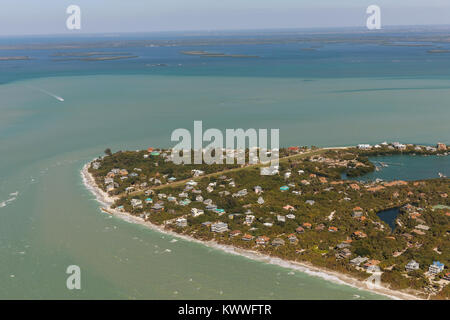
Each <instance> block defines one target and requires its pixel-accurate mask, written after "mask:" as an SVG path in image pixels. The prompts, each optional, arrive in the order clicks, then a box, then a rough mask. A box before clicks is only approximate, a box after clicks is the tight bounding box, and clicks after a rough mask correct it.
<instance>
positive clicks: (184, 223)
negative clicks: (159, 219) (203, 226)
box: [176, 218, 187, 228]
mask: <svg viewBox="0 0 450 320" xmlns="http://www.w3.org/2000/svg"><path fill="white" fill-rule="evenodd" d="M176 225H177V227H180V228H184V227H187V220H186V219H185V218H178V219H177V220H176Z"/></svg>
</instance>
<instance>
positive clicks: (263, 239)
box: [256, 236, 270, 245]
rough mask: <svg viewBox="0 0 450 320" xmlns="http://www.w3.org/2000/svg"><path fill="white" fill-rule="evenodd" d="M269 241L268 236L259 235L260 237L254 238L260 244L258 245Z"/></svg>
mask: <svg viewBox="0 0 450 320" xmlns="http://www.w3.org/2000/svg"><path fill="white" fill-rule="evenodd" d="M269 241H270V238H269V237H266V236H260V237H258V238H256V244H260V245H265V244H266V243H268V242H269Z"/></svg>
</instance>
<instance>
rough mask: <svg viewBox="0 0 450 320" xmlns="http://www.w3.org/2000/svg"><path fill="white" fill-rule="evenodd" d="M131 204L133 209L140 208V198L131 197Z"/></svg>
mask: <svg viewBox="0 0 450 320" xmlns="http://www.w3.org/2000/svg"><path fill="white" fill-rule="evenodd" d="M131 206H132V207H133V208H134V209H142V200H140V199H131Z"/></svg>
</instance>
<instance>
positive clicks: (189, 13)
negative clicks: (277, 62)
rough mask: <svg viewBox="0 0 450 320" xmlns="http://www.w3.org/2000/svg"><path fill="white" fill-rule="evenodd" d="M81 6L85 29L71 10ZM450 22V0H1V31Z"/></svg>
mask: <svg viewBox="0 0 450 320" xmlns="http://www.w3.org/2000/svg"><path fill="white" fill-rule="evenodd" d="M71 4H75V5H78V6H80V8H81V13H82V16H81V30H80V31H68V30H67V29H66V24H65V22H66V19H67V17H68V15H67V14H66V8H67V7H68V6H69V5H71ZM372 4H376V5H378V6H380V7H381V19H382V25H423V24H450V0H0V35H14V34H57V33H65V32H78V33H79V32H82V33H107V32H135V31H137V32H152V31H182V30H185V31H188V30H235V29H271V28H308V27H343V26H365V21H366V18H367V15H366V12H365V11H366V8H367V7H368V6H369V5H372Z"/></svg>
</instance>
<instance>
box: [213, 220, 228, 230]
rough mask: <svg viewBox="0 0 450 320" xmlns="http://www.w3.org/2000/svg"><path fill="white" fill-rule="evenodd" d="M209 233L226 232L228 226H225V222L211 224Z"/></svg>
mask: <svg viewBox="0 0 450 320" xmlns="http://www.w3.org/2000/svg"><path fill="white" fill-rule="evenodd" d="M211 231H212V232H217V233H222V232H225V231H228V224H226V223H225V222H216V223H213V224H211Z"/></svg>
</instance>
